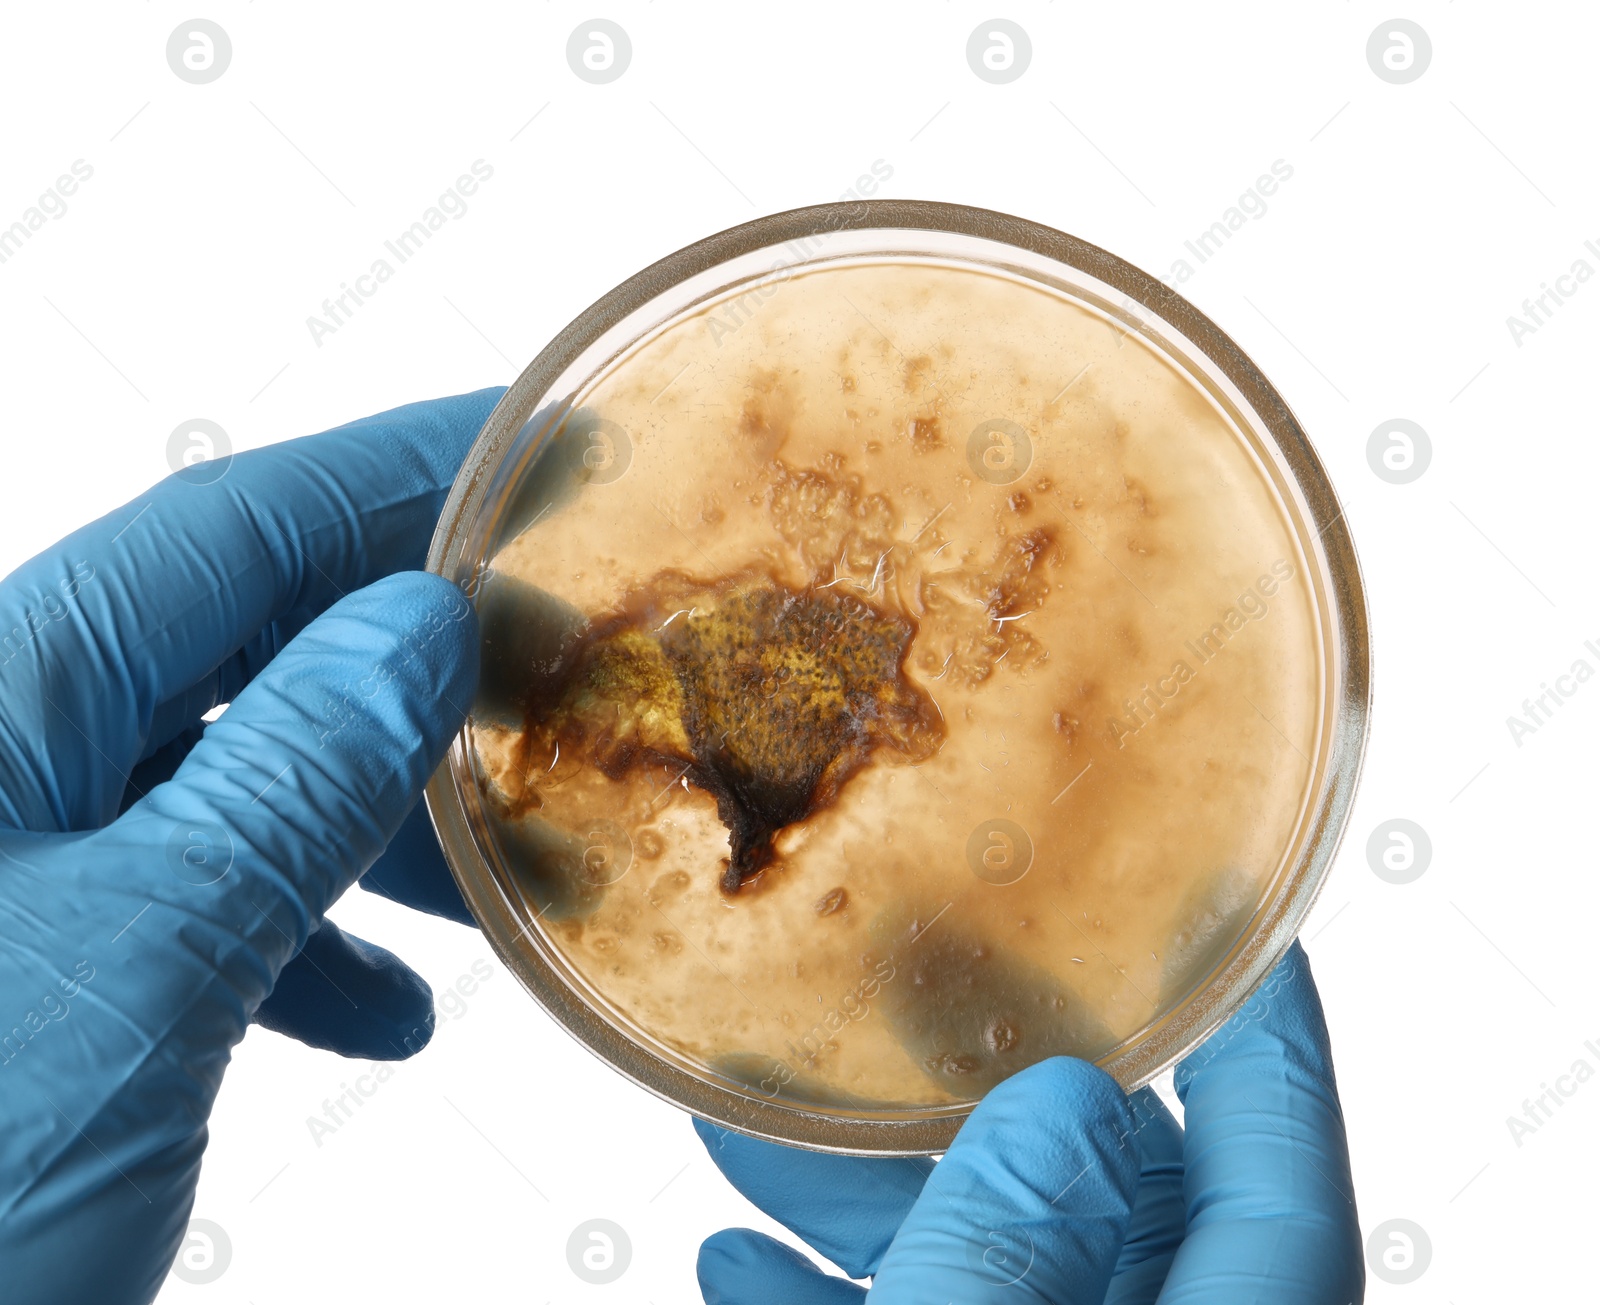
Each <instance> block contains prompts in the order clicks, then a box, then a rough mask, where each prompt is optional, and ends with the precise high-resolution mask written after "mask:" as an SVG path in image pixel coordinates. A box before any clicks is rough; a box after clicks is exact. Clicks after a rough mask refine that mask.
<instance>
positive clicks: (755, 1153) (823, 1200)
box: [694, 1119, 934, 1299]
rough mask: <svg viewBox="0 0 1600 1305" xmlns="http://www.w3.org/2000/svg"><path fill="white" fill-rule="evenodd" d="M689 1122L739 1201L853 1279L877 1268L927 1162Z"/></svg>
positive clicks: (913, 1199) (929, 1162) (912, 1199)
mask: <svg viewBox="0 0 1600 1305" xmlns="http://www.w3.org/2000/svg"><path fill="white" fill-rule="evenodd" d="M694 1128H695V1132H697V1133H698V1134H699V1135H700V1140H701V1141H702V1142H703V1143H705V1148H706V1150H707V1151H708V1152H710V1155H711V1159H712V1162H713V1163H714V1164H715V1165H716V1166H717V1168H718V1169H720V1170H721V1171H722V1174H723V1176H724V1177H725V1178H726V1179H727V1180H728V1181H729V1182H730V1183H732V1184H733V1185H734V1187H736V1188H737V1189H738V1190H739V1191H740V1192H741V1193H742V1194H743V1195H744V1197H745V1199H746V1200H748V1201H749V1202H750V1203H751V1204H752V1205H754V1206H756V1207H757V1208H758V1209H759V1210H761V1211H762V1213H764V1214H767V1215H770V1216H771V1217H772V1218H774V1219H776V1220H777V1221H778V1222H779V1223H781V1224H782V1225H783V1226H784V1227H785V1228H787V1229H789V1231H790V1232H793V1233H795V1234H796V1235H797V1236H799V1237H800V1238H801V1240H803V1241H804V1242H805V1243H806V1245H808V1246H810V1247H812V1248H813V1249H814V1250H816V1251H818V1252H819V1253H821V1254H822V1255H825V1256H826V1257H827V1258H828V1259H830V1260H832V1261H833V1263H835V1264H837V1265H838V1266H839V1267H840V1268H841V1269H843V1270H844V1271H845V1272H846V1273H847V1274H849V1275H850V1276H851V1277H852V1278H866V1277H870V1276H871V1275H872V1274H874V1273H876V1272H877V1271H878V1264H879V1261H881V1260H882V1259H883V1255H884V1252H885V1251H887V1250H888V1248H889V1243H890V1242H892V1241H893V1240H894V1236H895V1234H896V1233H897V1232H898V1231H899V1229H900V1225H901V1223H902V1221H904V1219H905V1217H906V1215H907V1214H909V1213H910V1212H911V1207H912V1206H913V1205H915V1204H916V1200H917V1197H918V1196H919V1195H920V1194H921V1192H922V1187H923V1184H924V1183H925V1182H926V1181H927V1178H928V1175H929V1173H931V1172H932V1171H933V1168H934V1164H933V1161H932V1160H928V1159H926V1158H924V1157H922V1156H915V1157H904V1158H897V1159H871V1158H868V1157H865V1156H846V1155H825V1154H823V1153H822V1152H820V1151H802V1150H799V1149H798V1148H795V1147H788V1146H779V1145H777V1144H776V1143H773V1142H763V1141H761V1140H760V1139H759V1138H754V1137H747V1136H745V1135H744V1134H743V1133H735V1132H733V1131H732V1130H730V1129H726V1128H719V1127H717V1126H716V1125H715V1124H708V1123H706V1122H705V1121H704V1120H703V1119H697V1120H695V1121H694ZM775 1299H776V1298H775Z"/></svg>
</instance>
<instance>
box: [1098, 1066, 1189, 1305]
mask: <svg viewBox="0 0 1600 1305" xmlns="http://www.w3.org/2000/svg"><path fill="white" fill-rule="evenodd" d="M1128 1105H1129V1106H1130V1107H1131V1108H1132V1110H1133V1114H1134V1119H1135V1120H1136V1121H1137V1131H1138V1135H1139V1187H1138V1190H1137V1191H1136V1192H1135V1194H1134V1198H1133V1216H1132V1218H1130V1219H1129V1221H1128V1234H1127V1239H1126V1240H1125V1241H1124V1242H1123V1243H1122V1253H1121V1254H1120V1255H1119V1256H1118V1257H1117V1268H1116V1274H1115V1276H1114V1277H1113V1278H1112V1280H1111V1288H1110V1290H1109V1291H1107V1293H1106V1299H1105V1305H1153V1302H1154V1301H1155V1299H1156V1297H1157V1296H1158V1295H1159V1294H1160V1292H1161V1284H1162V1283H1163V1282H1164V1281H1166V1277H1167V1270H1168V1269H1169V1268H1170V1267H1171V1266H1172V1257H1173V1256H1174V1255H1175V1254H1176V1253H1177V1250H1178V1247H1179V1246H1180V1245H1181V1244H1182V1242H1183V1226H1184V1218H1185V1214H1184V1203H1183V1130H1182V1129H1181V1128H1179V1127H1178V1121H1177V1120H1175V1119H1174V1118H1173V1117H1172V1114H1171V1112H1170V1111H1169V1110H1168V1109H1167V1108H1166V1106H1164V1105H1162V1103H1161V1098H1160V1097H1158V1096H1157V1095H1156V1094H1155V1092H1154V1091H1152V1090H1151V1089H1150V1088H1147V1087H1146V1088H1140V1089H1139V1090H1138V1091H1137V1092H1134V1093H1132V1094H1131V1095H1130V1096H1129V1097H1128Z"/></svg>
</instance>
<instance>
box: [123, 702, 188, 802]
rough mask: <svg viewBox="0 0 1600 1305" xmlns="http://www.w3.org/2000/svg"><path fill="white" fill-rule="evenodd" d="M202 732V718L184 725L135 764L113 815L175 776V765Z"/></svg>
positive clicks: (181, 761) (176, 771)
mask: <svg viewBox="0 0 1600 1305" xmlns="http://www.w3.org/2000/svg"><path fill="white" fill-rule="evenodd" d="M205 732H206V727H205V722H204V721H196V722H195V723H194V724H193V725H188V726H185V727H184V728H183V729H181V730H179V731H178V732H177V733H176V734H175V735H173V736H172V737H171V738H170V739H168V740H167V741H166V742H165V743H164V744H162V745H161V746H160V747H159V748H157V749H156V750H155V751H154V752H152V753H151V754H150V755H149V756H148V757H146V758H144V760H143V761H141V762H140V763H139V764H138V765H137V766H135V767H134V768H133V770H132V771H131V772H130V773H129V775H128V782H127V783H126V784H125V785H123V789H122V800H121V801H120V802H119V803H118V804H117V814H118V815H119V816H120V815H121V814H122V813H123V812H124V811H126V810H127V809H128V808H129V807H131V806H132V805H133V804H134V803H135V802H137V801H138V800H139V799H140V798H142V797H144V796H145V795H146V794H147V793H149V792H150V790H151V789H153V788H154V787H155V786H156V785H157V784H165V783H166V782H167V781H168V780H169V779H171V778H172V777H173V776H174V775H176V774H177V773H178V767H179V766H181V765H183V759H184V758H185V757H187V756H188V755H189V753H190V752H192V751H193V750H194V745H195V744H197V743H198V742H200V740H201V738H203V737H204V735H205Z"/></svg>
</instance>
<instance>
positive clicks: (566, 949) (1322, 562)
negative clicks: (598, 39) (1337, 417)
mask: <svg viewBox="0 0 1600 1305" xmlns="http://www.w3.org/2000/svg"><path fill="white" fill-rule="evenodd" d="M428 566H429V569H430V570H432V571H434V572H436V573H438V574H440V575H442V576H445V577H446V578H448V579H450V580H451V581H453V582H454V583H456V584H458V585H460V586H461V587H462V589H463V590H464V592H465V593H466V594H467V595H468V597H469V598H470V599H471V600H472V601H473V603H474V605H475V606H476V608H477V611H478V616H479V621H480V630H481V639H482V648H483V654H482V675H481V683H480V687H479V691H478V696H477V699H476V701H475V703H474V705H473V709H472V712H471V714H470V717H469V719H468V722H467V724H466V725H465V727H464V728H463V730H462V732H461V734H460V735H459V737H458V738H457V739H456V740H455V742H454V744H453V746H452V748H451V749H450V752H449V754H448V756H447V758H446V760H445V762H444V764H443V765H442V766H441V767H440V769H439V771H438V772H437V773H436V774H435V775H434V777H433V779H432V780H431V782H430V784H429V787H428V792H427V799H428V806H429V810H430V812H431V813H432V816H433V820H434V823H435V826H436V828H437V830H438V832H439V836H440V840H441V843H442V845H443V847H444V850H445V854H446V857H447V859H448V860H449V863H450V865H451V868H452V870H453V872H454V874H455V876H456V879H457V881H458V883H459V884H460V887H461V890H462V892H463V894H464V896H465V897H466V900H467V902H468V904H469V906H470V907H471V909H472V911H473V913H474V915H475V916H476V917H477V919H478V921H479V923H480V924H481V925H482V927H483V930H484V933H485V934H486V935H487V937H488V938H489V940H490V942H491V944H492V945H493V946H494V948H495V950H496V952H497V953H498V954H499V955H500V957H501V958H502V960H504V961H505V963H506V964H507V965H508V966H509V967H510V968H511V969H512V971H513V972H514V973H516V974H517V976H518V977H519V979H520V980H521V981H522V983H523V984H524V986H526V987H527V989H528V990H529V992H530V993H531V994H532V995H533V996H534V997H535V999H537V1000H538V1001H539V1002H540V1004H541V1005H543V1006H544V1008H545V1009H546V1010H547V1011H548V1012H549V1013H550V1014H551V1015H552V1016H553V1017H554V1018H555V1019H556V1020H557V1021H558V1022H559V1023H560V1024H562V1025H563V1026H564V1027H565V1028H566V1029H567V1030H568V1031H569V1032H570V1033H571V1034H572V1035H573V1036H575V1037H576V1038H577V1039H578V1040H579V1041H580V1042H582V1043H583V1044H584V1045H586V1046H587V1047H588V1048H589V1049H590V1050H591V1051H593V1052H594V1053H595V1054H596V1055H598V1056H599V1057H600V1058H601V1059H603V1060H605V1061H606V1062H608V1063H609V1064H611V1065H612V1066H613V1067H614V1068H616V1069H617V1070H618V1071H620V1072H621V1073H623V1074H625V1075H627V1076H628V1077H629V1078H631V1079H632V1080H634V1081H635V1082H636V1083H638V1084H640V1085H641V1086H643V1087H644V1088H646V1089H648V1090H649V1091H651V1092H654V1093H656V1094H657V1095H659V1096H661V1097H664V1098H666V1099H667V1100H670V1101H672V1102H675V1103H677V1104H678V1105H680V1106H681V1107H683V1108H685V1109H687V1110H689V1111H691V1112H693V1113H694V1114H696V1115H699V1116H701V1117H703V1118H706V1119H709V1120H712V1121H714V1122H716V1123H718V1124H720V1125H723V1126H725V1127H729V1128H734V1129H738V1130H741V1131H743V1132H747V1133H751V1134H754V1135H757V1136H761V1137H766V1138H769V1139H772V1140H776V1141H782V1142H787V1143H791V1144H795V1145H800V1146H806V1147H812V1148H816V1149H820V1150H828V1151H839V1152H849V1153H855V1154H913V1153H929V1152H936V1151H940V1150H942V1149H944V1148H945V1147H947V1146H948V1145H949V1142H950V1140H951V1138H952V1137H953V1136H954V1134H955V1132H956V1130H957V1128H958V1127H959V1126H960V1124H961V1122H962V1120H963V1119H964V1118H965V1116H966V1115H967V1114H968V1113H970V1111H971V1109H972V1108H973V1106H974V1105H975V1104H976V1103H977V1101H978V1100H980V1099H981V1098H982V1096H983V1094H984V1092H986V1091H987V1090H988V1089H989V1088H990V1087H992V1086H993V1085H994V1084H995V1083H996V1082H999V1081H1001V1080H1002V1079H1003V1078H1004V1077H1006V1076H1007V1075H1009V1074H1010V1073H1014V1072H1016V1071H1017V1070H1018V1069H1021V1068H1023V1067H1025V1066H1026V1065H1028V1064H1032V1063H1034V1062H1035V1061H1037V1060H1039V1059H1042V1058H1044V1057H1046V1056H1050V1055H1057V1054H1071V1055H1077V1056H1081V1057H1084V1058H1087V1059H1091V1060H1093V1061H1095V1062H1096V1063H1098V1064H1099V1065H1101V1066H1102V1067H1103V1068H1104V1069H1106V1070H1107V1071H1108V1072H1109V1073H1111V1074H1112V1075H1114V1076H1115V1077H1116V1078H1117V1079H1118V1081H1119V1082H1120V1083H1122V1084H1123V1085H1124V1086H1125V1087H1127V1088H1129V1089H1132V1088H1134V1087H1136V1086H1138V1085H1140V1084H1142V1083H1145V1082H1147V1081H1148V1080H1150V1079H1151V1078H1153V1077H1154V1076H1155V1075H1156V1074H1158V1073H1159V1072H1160V1071H1161V1070H1162V1069H1163V1068H1165V1067H1167V1066H1168V1065H1170V1064H1172V1063H1173V1062H1174V1061H1175V1060H1177V1059H1178V1058H1180V1057H1181V1056H1183V1055H1184V1054H1185V1053H1187V1052H1188V1051H1189V1050H1191V1049H1192V1048H1194V1047H1195V1046H1196V1045H1197V1044H1198V1043H1199V1042H1200V1041H1202V1040H1203V1039H1204V1038H1205V1037H1206V1036H1207V1035H1208V1034H1209V1033H1210V1032H1211V1031H1212V1030H1214V1029H1215V1028H1216V1027H1217V1026H1218V1025H1220V1024H1221V1023H1222V1022H1224V1021H1225V1020H1226V1019H1227V1018H1228V1017H1229V1016H1230V1015H1231V1014H1233V1013H1234V1011H1236V1010H1237V1008H1238V1007H1239V1006H1240V1005H1241V1004H1242V1003H1243V1002H1244V1001H1245V1000H1246V999H1247V998H1248V996H1249V994H1250V993H1251V991H1252V990H1253V989H1254V988H1255V987H1256V985H1257V984H1258V983H1259V982H1260V981H1261V980H1262V979H1263V978H1264V977H1265V975H1266V974H1267V973H1268V972H1269V971H1270V970H1271V968H1272V967H1273V966H1274V965H1275V964H1276V963H1277V961H1278V960H1279V959H1281V957H1282V955H1283V953H1284V952H1285V951H1286V950H1287V948H1288V947H1289V945H1290V943H1291V942H1292V940H1293V938H1294V936H1295V932H1296V929H1297V928H1298V927H1299V925H1300V922H1301V921H1302V920H1303V919H1304V918H1305V915H1306V913H1307V912H1308V911H1309V910H1310V908H1311V906H1312V904H1313V902H1314V900H1315V898H1316V895H1317V892H1318V890H1319V889H1320V887H1321V884H1322V882H1323V879H1324V877H1325V875H1326V873H1327V871H1328V868H1329V865H1330V863H1331V860H1332V857H1333V854H1334V851H1335V849H1336V847H1337V844H1338V841H1339V838H1340V835H1341V833H1342V831H1343V827H1344V823H1345V819H1346V816H1347V814H1348V811H1349V806H1350V801H1351V798H1352V795H1353V791H1354V787H1355V784H1356V781H1357V777H1358V774H1359V771H1360V766H1361V759H1362V754H1363V749H1364V746H1365V739H1366V730H1367V719H1368V709H1369V699H1370V665H1369V647H1368V630H1367V612H1366V603H1365V597H1364V593H1363V590H1362V585H1361V578H1360V571H1359V566H1358V563H1357V560H1356V555H1355V551H1354V547H1353V544H1352V541H1351V538H1350V535H1349V531H1348V529H1347V525H1346V522H1345V519H1344V516H1343V512H1342V510H1341V509H1340V507H1339V504H1338V502H1337V499H1336V498H1335V495H1334V492H1333V490H1332V488H1331V486H1330V485H1329V483H1328V479H1327V477H1326V475H1325V474H1324V471H1323V469H1322V466H1321V464H1320V462H1319V461H1318V459H1317V456H1316V454H1315V452H1314V451H1313V450H1312V448H1311V445H1310V443H1309V442H1308V440H1307V438H1306V436H1305V433H1304V431H1303V430H1302V429H1301V427H1300V424H1299V423H1298V421H1297V420H1296V419H1295V417H1294V415H1293V414H1292V413H1291V412H1290V410H1289V408H1288V405H1287V404H1286V403H1285V402H1284V401H1283V399H1282V398H1281V396H1280V395H1279V394H1278V393H1277V391H1276V390H1274V389H1273V387H1272V386H1271V385H1270V384H1269V383H1268V382H1267V380H1266V378H1265V377H1264V376H1263V375H1262V374H1261V372H1260V371H1259V369H1257V368H1256V366H1255V365H1254V364H1253V363H1252V362H1251V361H1250V360H1249V359H1248V358H1247V357H1246V356H1245V355H1244V354H1243V353H1242V352H1241V351H1240V350H1239V348H1238V346H1237V345H1235V344H1234V343H1233V341H1231V340H1230V339H1229V338H1228V337H1227V336H1226V335H1225V334H1223V333H1222V332H1221V331H1220V330H1219V329H1218V328H1217V327H1216V326H1215V325H1214V324H1213V323H1212V322H1211V321H1209V320H1208V319H1207V318H1206V317H1205V316H1204V315H1203V314H1201V313H1200V312H1199V311H1198V310H1196V309H1195V308H1194V307H1193V305H1191V304H1189V303H1188V302H1186V301H1185V300H1184V299H1183V298H1182V297H1181V296H1179V295H1178V294H1176V293H1175V292H1173V291H1172V290H1171V289H1170V288H1169V287H1167V286H1165V285H1163V284H1162V283H1161V282H1160V281H1158V280H1156V279H1154V278H1152V277H1150V276H1148V275H1147V274H1145V273H1144V272H1141V271H1139V270H1138V269H1137V268H1135V267H1133V266H1131V265H1129V264H1128V263H1125V262H1123V261H1122V260H1120V259H1118V258H1116V257H1115V256H1113V255H1111V254H1108V253H1106V252H1105V251H1103V250H1101V249H1098V248H1096V247H1094V246H1092V245H1089V244H1086V243H1084V242H1083V241H1081V240H1078V239H1075V238H1074V237H1071V236H1068V235H1065V234H1063V233H1061V232H1058V231H1055V230H1052V229H1050V228H1047V227H1043V226H1039V225H1037V224H1035V223H1031V222H1027V221H1024V220H1022V219H1019V218H1015V217H1010V216H1006V215H1003V214H999V213H993V212H987V211H984V210H979V209H973V208H966V207H961V206H956V205H949V204H939V203H929V202H919V201H861V202H856V203H845V204H828V205H821V206H817V207H814V208H806V209H799V210H795V211H792V212H788V213H781V214H776V215H773V216H770V217H765V218H762V219H759V220H757V221H755V222H751V223H748V224H746V225H743V226H739V227H736V228H733V229H732V230H729V231H725V232H722V233H720V234H718V235H715V236H712V237H710V238H709V239H706V240H703V241H701V242H699V243H697V244H694V245H691V246H689V247H688V248H686V249H683V250H680V251H678V252H677V253H675V254H673V255H671V256H669V257H667V258H665V259H663V260H661V261H660V262H658V263H656V264H654V265H653V266H651V267H649V268H646V269H645V270H644V271H642V272H640V273H639V274H638V275H636V276H634V277H632V278H631V279H629V280H628V281H626V282H624V283H623V284H622V285H620V286H618V287H616V288H615V289H614V290H612V291H610V292H609V293H608V294H606V295H605V296H603V297H602V298H601V299H600V300H598V301H597V302H596V303H595V304H594V305H593V307H591V308H590V309H589V310H587V311H586V312H585V313H583V314H582V315H581V316H580V317H578V318H577V319H576V320H575V321H574V322H573V323H572V324H571V325H569V326H568V327H567V328H566V329H565V330H564V331H562V332H561V334H560V335H559V336H557V337H556V339H555V340H553V341H552V342H551V343H550V345H549V346H548V347H547V348H546V349H545V350H544V351H543V352H542V353H541V354H540V355H539V356H538V357H537V358H536V359H535V360H534V361H533V363H532V364H530V365H529V367H528V368H527V370H526V371H524V372H523V373H522V375H521V376H520V377H519V378H518V380H517V381H516V383H515V384H514V385H513V386H512V387H511V388H510V390H508V391H507V393H506V395H505V397H504V398H503V399H502V400H501V402H500V404H499V405H498V406H497V407H496V408H495V410H494V412H493V413H492V414H491V416H490V418H489V420H488V421H487V422H486V424H485V426H484V429H483V431H482V433H481V434H480V436H479V438H478V441H477V443H476V444H475V445H474V447H473V449H472V451H471V453H470V454H469V456H468V458H467V460H466V462H465V464H464V466H463V468H462V471H461V473H460V476H459V478H458V479H457V482H456V484H455V486H454V489H453V491H452V493H451V495H450V497H449V500H448V502H447V503H446V506H445V509H444V512H443V515H442V517H441V520H440V523H439V526H438V530H437V532H436V534H435V537H434V540H433V544H432V548H431V551H430V554H429V561H428Z"/></svg>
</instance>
